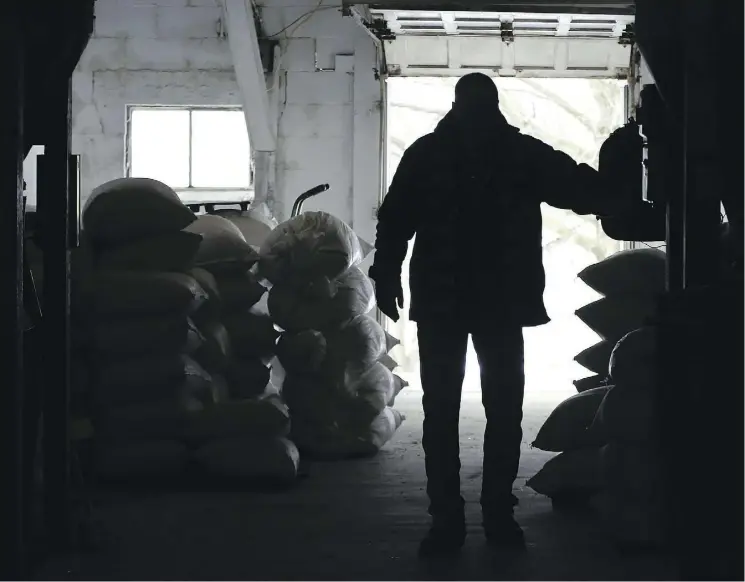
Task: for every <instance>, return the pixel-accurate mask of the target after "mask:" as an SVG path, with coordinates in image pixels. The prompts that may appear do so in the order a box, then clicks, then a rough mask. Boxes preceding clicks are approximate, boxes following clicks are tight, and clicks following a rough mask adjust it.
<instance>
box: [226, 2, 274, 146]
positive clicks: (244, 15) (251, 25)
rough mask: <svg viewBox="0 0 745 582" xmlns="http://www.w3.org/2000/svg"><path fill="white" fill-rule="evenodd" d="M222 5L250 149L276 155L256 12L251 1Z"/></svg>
mask: <svg viewBox="0 0 745 582" xmlns="http://www.w3.org/2000/svg"><path fill="white" fill-rule="evenodd" d="M222 6H223V9H224V12H225V29H226V31H227V33H228V44H229V45H230V52H231V53H232V55H233V67H234V68H235V77H236V81H237V82H238V88H239V89H240V91H241V99H242V101H243V114H244V116H245V117H246V128H247V129H248V136H249V138H250V140H251V149H253V150H254V151H259V152H273V151H275V150H276V147H277V145H276V144H277V138H276V133H275V131H274V130H273V126H274V124H273V123H272V116H271V114H270V107H269V96H268V95H267V86H266V78H265V75H264V65H263V63H262V62H261V53H260V51H259V39H258V35H257V34H256V22H255V20H254V14H253V10H252V8H251V6H250V3H249V1H248V0H222Z"/></svg>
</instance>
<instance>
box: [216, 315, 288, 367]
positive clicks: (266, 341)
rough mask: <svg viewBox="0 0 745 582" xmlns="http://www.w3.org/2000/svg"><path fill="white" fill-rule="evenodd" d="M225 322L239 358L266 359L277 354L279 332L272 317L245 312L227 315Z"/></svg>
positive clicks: (234, 351) (234, 350)
mask: <svg viewBox="0 0 745 582" xmlns="http://www.w3.org/2000/svg"><path fill="white" fill-rule="evenodd" d="M223 322H224V323H225V327H226V328H227V329H228V335H229V336H230V343H231V345H232V347H233V353H234V354H235V355H236V356H237V357H239V358H248V357H256V358H266V357H270V356H273V355H275V354H276V353H277V341H278V340H279V332H278V331H277V330H276V329H275V327H274V323H273V322H272V320H271V318H270V317H268V316H265V315H257V314H255V313H252V312H250V311H243V312H235V313H231V314H229V315H225V317H224V318H223Z"/></svg>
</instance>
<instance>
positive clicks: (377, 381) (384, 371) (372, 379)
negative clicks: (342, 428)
mask: <svg viewBox="0 0 745 582" xmlns="http://www.w3.org/2000/svg"><path fill="white" fill-rule="evenodd" d="M345 384H346V389H347V392H348V393H349V394H350V396H352V399H351V400H350V403H349V408H348V410H347V411H346V414H345V416H346V419H345V420H346V421H348V422H351V423H353V424H365V423H369V422H372V421H373V419H375V417H376V416H378V415H379V414H380V413H381V412H383V410H385V408H386V406H388V403H389V402H391V401H392V400H393V399H394V398H395V397H396V393H395V388H396V386H395V380H394V377H393V374H392V373H391V371H390V370H389V369H388V368H386V367H385V366H384V365H383V364H380V363H376V364H373V366H372V367H370V368H369V369H367V370H365V371H364V372H363V373H362V374H359V375H357V374H353V375H349V376H348V377H347V378H346V381H345Z"/></svg>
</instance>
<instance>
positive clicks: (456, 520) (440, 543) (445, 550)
mask: <svg viewBox="0 0 745 582" xmlns="http://www.w3.org/2000/svg"><path fill="white" fill-rule="evenodd" d="M465 541H466V519H465V515H463V514H459V515H454V516H448V517H445V518H442V517H435V518H433V520H432V527H430V529H429V532H427V535H426V536H425V537H424V539H423V540H422V542H421V544H420V545H419V556H420V557H422V558H431V557H437V556H446V555H452V554H456V553H458V552H459V551H460V549H461V548H462V547H463V544H464V543H465Z"/></svg>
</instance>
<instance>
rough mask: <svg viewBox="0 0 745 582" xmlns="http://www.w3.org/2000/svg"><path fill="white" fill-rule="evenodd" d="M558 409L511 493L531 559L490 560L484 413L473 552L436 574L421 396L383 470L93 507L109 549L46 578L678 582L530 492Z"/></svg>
mask: <svg viewBox="0 0 745 582" xmlns="http://www.w3.org/2000/svg"><path fill="white" fill-rule="evenodd" d="M555 404H556V403H555V402H554V403H549V402H545V400H544V401H543V402H531V401H530V400H528V402H527V403H526V414H525V421H524V432H525V436H524V451H523V458H522V463H521V469H520V475H519V479H518V482H517V484H516V487H517V491H516V494H517V495H518V497H519V498H520V506H519V507H518V509H517V517H518V519H519V521H520V522H521V523H522V524H523V526H524V528H525V532H526V537H527V540H528V544H529V548H528V551H527V552H525V553H522V554H519V553H509V552H502V553H500V552H495V551H492V550H489V549H488V548H487V547H485V545H484V542H483V537H482V534H481V530H480V528H479V507H478V494H479V488H480V475H481V468H480V447H481V441H482V434H483V422H484V420H483V412H482V410H481V407H480V403H479V401H478V396H477V395H475V394H470V395H468V394H467V395H465V396H464V404H463V411H462V428H461V435H462V436H461V441H462V445H461V450H462V453H461V456H462V460H463V472H462V482H463V490H464V495H465V497H466V500H467V503H468V506H467V512H468V519H469V540H468V542H467V546H466V548H465V550H464V552H463V554H462V556H461V557H460V558H459V559H457V560H454V561H452V562H446V563H436V564H434V565H432V566H427V565H425V564H422V563H421V562H419V561H418V560H417V558H416V548H417V544H418V542H419V539H420V538H421V536H422V535H423V534H424V533H425V531H426V528H427V526H428V517H427V515H426V497H425V493H424V485H425V476H424V466H423V458H422V452H421V445H420V440H421V426H422V414H421V403H420V393H418V392H417V391H416V390H409V391H408V392H407V391H405V392H404V393H402V394H401V395H400V397H399V399H398V401H397V408H399V409H400V410H402V411H403V412H405V413H406V415H407V420H406V422H405V423H404V424H403V426H402V427H401V429H400V431H399V432H398V434H397V435H396V437H395V439H394V441H392V442H391V443H389V444H388V445H387V446H386V447H385V449H384V450H383V451H382V452H381V453H380V454H379V455H378V456H377V457H375V458H373V459H368V460H361V461H352V462H343V463H319V464H313V465H312V466H311V467H310V475H309V477H308V478H307V479H303V480H302V481H300V483H299V484H298V485H297V486H296V487H294V488H293V489H292V490H290V491H284V492H274V493H247V492H207V493H203V492H198V493H195V492H178V493H174V492H149V493H137V494H134V493H126V494H123V493H118V494H117V493H107V494H105V495H101V498H100V499H99V500H98V502H97V516H98V518H99V519H100V521H101V523H102V526H103V534H104V535H103V538H102V540H103V548H102V549H101V550H100V551H99V552H97V553H90V554H84V555H77V556H73V557H71V558H69V557H68V558H66V559H65V560H64V561H61V560H59V561H52V562H50V563H49V565H48V567H46V568H45V569H44V570H43V571H41V572H39V574H38V576H37V578H38V579H56V580H60V579H76V580H92V579H96V580H107V579H108V580H171V579H179V580H241V579H242V580H251V579H253V580H342V579H343V580H432V579H442V580H499V579H506V580H672V579H675V578H674V576H673V575H672V574H671V570H670V568H669V567H667V566H666V564H665V563H664V561H663V560H662V559H661V558H659V557H650V556H647V557H639V556H628V555H621V554H619V553H618V552H617V551H616V550H615V549H614V548H613V547H612V546H611V545H610V544H609V543H608V542H607V541H606V539H605V537H604V535H603V533H602V532H601V531H600V529H599V527H598V525H597V524H596V523H594V521H593V520H592V518H591V516H577V515H566V514H564V515H562V514H561V513H557V512H554V511H553V510H552V508H551V503H550V501H549V500H548V499H546V498H544V497H540V496H538V495H536V494H535V493H534V492H532V491H531V490H530V489H528V488H526V487H525V486H524V483H525V481H526V479H527V478H528V477H530V476H531V475H533V474H534V473H535V472H536V471H537V470H538V469H539V468H540V467H541V466H542V464H543V463H544V462H545V460H546V459H547V458H549V457H550V456H551V455H550V454H547V453H544V452H541V451H537V450H531V449H530V448H529V445H528V443H530V442H531V441H532V440H533V438H534V436H535V434H536V432H537V430H538V428H539V427H540V425H541V423H542V422H543V420H544V419H545V418H546V416H547V414H548V413H549V412H550V410H551V409H552V408H553V405H555Z"/></svg>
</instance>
